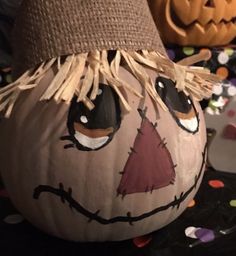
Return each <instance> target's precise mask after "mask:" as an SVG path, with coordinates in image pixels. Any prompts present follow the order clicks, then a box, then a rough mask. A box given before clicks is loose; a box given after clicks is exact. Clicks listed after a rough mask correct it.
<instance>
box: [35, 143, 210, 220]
mask: <svg viewBox="0 0 236 256" xmlns="http://www.w3.org/2000/svg"><path fill="white" fill-rule="evenodd" d="M206 149H207V147H206V146H205V148H204V152H202V164H201V167H200V170H199V173H198V175H196V176H195V180H194V183H193V185H192V186H191V187H190V188H189V189H188V190H187V191H186V192H182V193H181V194H180V195H179V197H177V196H175V197H174V199H173V200H172V201H171V202H169V203H167V204H166V205H162V206H160V207H157V208H155V209H153V210H152V211H149V212H146V213H143V214H141V215H138V216H132V214H131V212H128V213H127V214H126V215H123V216H115V217H112V218H110V219H106V218H104V217H102V216H100V215H99V214H100V210H97V211H96V212H91V211H89V210H88V209H86V208H84V207H83V206H82V205H81V204H80V203H79V202H77V201H76V200H75V199H74V198H73V197H72V189H71V188H69V189H68V191H66V190H65V189H64V186H63V184H62V183H60V184H59V188H54V187H52V186H48V185H39V186H38V187H36V188H35V189H34V192H33V198H34V199H39V197H40V195H41V194H42V193H50V194H53V195H55V196H58V197H60V199H61V201H62V203H65V202H67V203H68V204H69V207H70V208H71V209H75V210H76V211H77V212H78V213H80V214H82V215H83V216H85V217H86V218H88V220H89V222H91V221H96V222H98V223H100V224H102V225H108V224H113V223H117V222H126V223H128V224H130V225H133V224H134V222H137V221H141V220H143V219H146V218H148V217H151V216H153V215H155V214H157V213H159V212H163V211H165V210H167V209H169V208H175V207H177V209H179V207H180V205H181V203H182V202H184V201H185V199H186V198H187V197H188V196H189V194H190V193H191V192H192V191H194V190H195V189H196V187H197V185H198V183H199V181H200V178H201V176H202V174H203V171H204V166H205V156H206ZM170 186H171V185H170Z"/></svg>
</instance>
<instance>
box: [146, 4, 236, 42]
mask: <svg viewBox="0 0 236 256" xmlns="http://www.w3.org/2000/svg"><path fill="white" fill-rule="evenodd" d="M149 5H150V8H151V11H152V14H153V17H154V19H155V21H156V24H157V26H158V29H159V30H160V33H161V35H162V38H163V40H164V42H165V43H174V44H179V45H193V46H217V45H225V44H228V43H229V42H231V41H232V40H233V39H234V38H235V36H236V25H235V22H234V19H235V17H236V1H235V0H182V1H179V0H149Z"/></svg>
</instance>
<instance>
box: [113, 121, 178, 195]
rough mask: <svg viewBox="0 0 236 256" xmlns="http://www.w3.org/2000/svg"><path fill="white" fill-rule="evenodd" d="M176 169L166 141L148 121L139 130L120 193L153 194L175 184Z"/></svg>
mask: <svg viewBox="0 0 236 256" xmlns="http://www.w3.org/2000/svg"><path fill="white" fill-rule="evenodd" d="M174 179H175V166H174V164H173V161H172V158H171V154H170V152H169V150H168V149H167V147H166V144H165V140H164V139H161V137H160V135H159V133H158V132H157V130H156V127H155V125H153V124H152V123H151V122H150V121H149V120H148V119H147V118H146V117H144V118H143V120H142V123H141V128H140V129H138V134H137V136H136V139H135V142H134V146H133V147H132V148H131V153H130V156H129V158H128V161H127V162H126V165H125V168H124V171H123V172H122V178H121V182H120V185H119V187H118V189H117V193H118V194H121V195H123V196H125V195H127V194H133V193H140V192H148V191H150V192H152V190H155V189H158V188H161V187H165V186H168V185H170V184H172V183H173V182H174Z"/></svg>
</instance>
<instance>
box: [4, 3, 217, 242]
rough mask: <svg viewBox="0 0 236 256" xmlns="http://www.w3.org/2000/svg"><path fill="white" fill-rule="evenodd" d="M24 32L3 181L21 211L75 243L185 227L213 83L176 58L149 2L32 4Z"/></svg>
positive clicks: (8, 99)
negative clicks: (204, 101) (181, 221)
mask: <svg viewBox="0 0 236 256" xmlns="http://www.w3.org/2000/svg"><path fill="white" fill-rule="evenodd" d="M95 2H96V3H95ZM49 32H50V33H49ZM15 33H16V35H17V37H16V39H15V43H16V45H17V48H15V56H16V57H15V60H16V62H15V68H14V71H15V74H22V73H23V75H21V76H20V77H19V78H18V79H17V80H16V81H15V82H14V83H13V84H11V85H9V86H8V87H6V88H3V89H2V90H1V91H0V99H1V101H0V103H1V105H0V108H1V109H4V110H5V116H6V117H8V118H6V119H4V120H2V121H1V123H0V134H1V141H0V162H1V173H2V176H3V179H4V182H5V185H6V187H7V190H8V192H9V194H10V196H11V198H12V201H13V203H14V204H15V206H16V207H17V208H18V209H19V210H20V211H21V212H22V214H23V215H24V216H25V217H26V218H27V219H28V220H29V221H30V222H32V223H33V224H34V225H36V226H37V227H39V228H40V229H42V230H44V231H46V232H48V233H50V234H52V235H55V236H58V237H61V238H64V239H69V240H75V241H104V240H122V239H127V238H131V237H135V236H139V235H142V234H145V233H149V232H151V231H153V230H157V229H159V228H161V227H163V226H165V225H167V224H168V223H170V222H171V221H173V220H174V219H176V218H177V217H178V216H179V215H180V214H181V213H182V212H183V211H184V209H185V208H186V207H187V205H188V203H189V202H190V200H191V199H192V198H193V196H194V195H195V193H196V191H197V189H198V187H199V185H200V183H201V179H202V176H203V172H204V166H205V155H206V147H205V144H206V136H205V124H204V118H203V115H202V111H201V109H200V107H199V104H198V103H197V101H196V100H199V99H201V98H202V97H203V96H206V95H207V94H208V93H210V90H211V85H212V81H214V80H215V76H213V75H210V74H209V73H208V72H207V71H206V72H205V71H204V70H200V69H198V70H195V69H191V68H189V67H185V66H180V65H177V64H174V63H173V62H171V61H170V60H169V59H167V57H166V56H165V54H164V49H163V46H162V44H161V41H160V39H159V36H158V33H157V31H156V27H155V24H154V22H153V20H152V17H151V14H150V12H149V9H148V5H147V2H146V0H138V1H137V0H127V1H123V0H118V1H117V0H116V1H114V0H96V1H92V0H91V1H90V0H86V1H73V0H70V1H63V0H55V1H54V0H52V1H50V3H49V2H46V3H45V1H43V0H40V1H39V0H37V1H23V4H22V7H21V11H20V14H19V17H18V19H17V22H16V31H15ZM23 46H24V47H23ZM21 60H23V62H21V64H20V61H21ZM42 61H43V62H42ZM38 63H39V64H38ZM13 105H14V106H13Z"/></svg>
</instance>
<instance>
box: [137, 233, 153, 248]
mask: <svg viewBox="0 0 236 256" xmlns="http://www.w3.org/2000/svg"><path fill="white" fill-rule="evenodd" d="M151 240H152V236H151V235H145V236H139V237H136V238H134V239H133V243H134V244H135V245H136V246H137V247H138V248H142V247H144V246H146V245H148V244H149V243H150V242H151Z"/></svg>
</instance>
